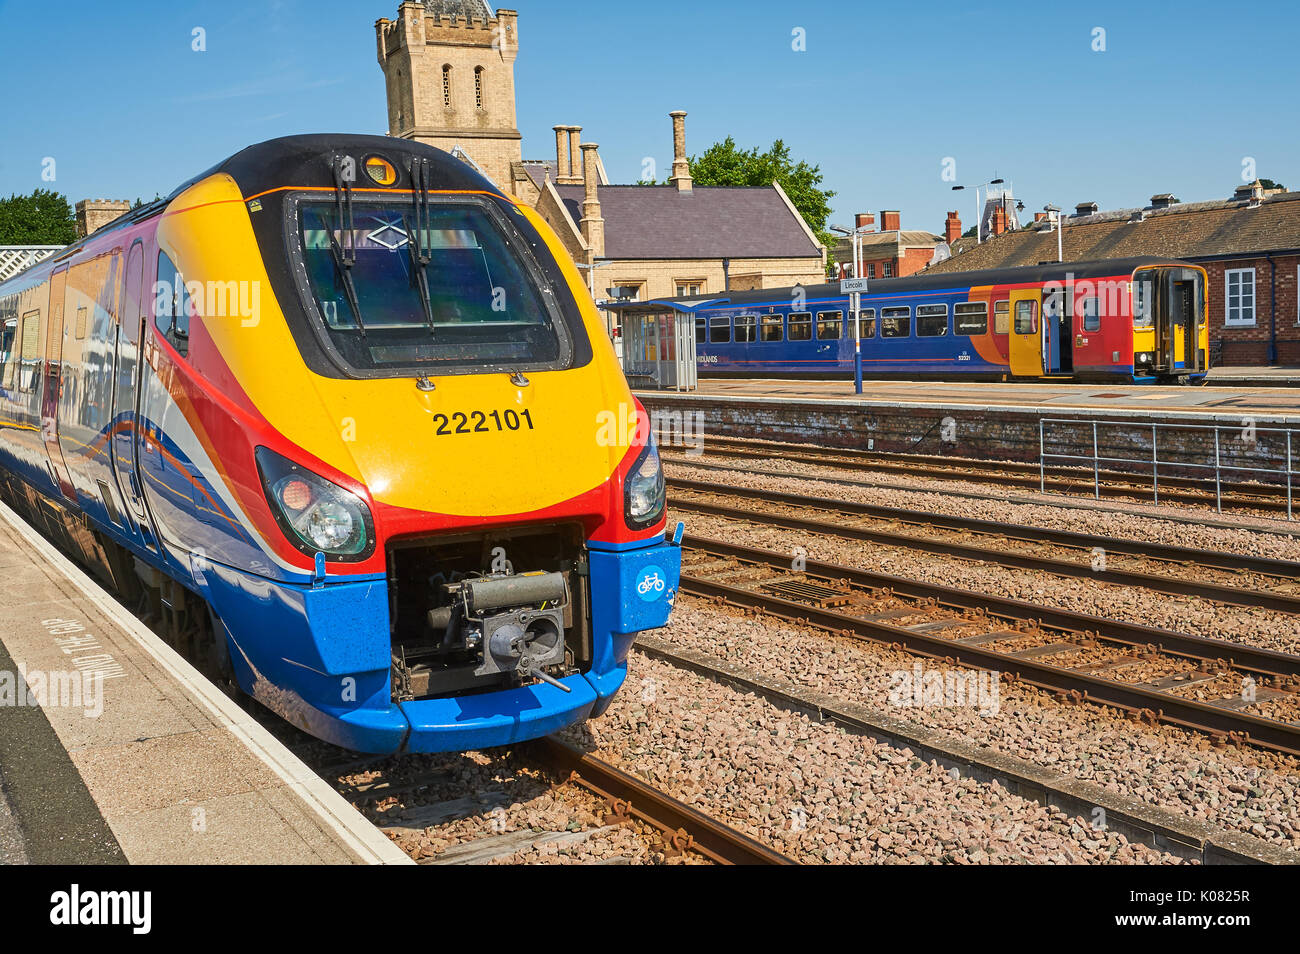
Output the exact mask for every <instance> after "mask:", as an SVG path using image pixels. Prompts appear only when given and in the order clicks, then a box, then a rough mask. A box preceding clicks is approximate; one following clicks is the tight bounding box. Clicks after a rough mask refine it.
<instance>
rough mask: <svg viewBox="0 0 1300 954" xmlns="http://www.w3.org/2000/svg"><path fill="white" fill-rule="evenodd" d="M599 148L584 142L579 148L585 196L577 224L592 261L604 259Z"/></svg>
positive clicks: (591, 143)
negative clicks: (585, 188) (598, 164)
mask: <svg viewBox="0 0 1300 954" xmlns="http://www.w3.org/2000/svg"><path fill="white" fill-rule="evenodd" d="M599 148H600V147H599V146H598V145H596V144H595V143H594V142H584V143H583V144H582V146H581V149H582V169H583V181H584V182H585V183H586V186H587V196H586V198H585V199H584V200H583V203H582V221H581V222H580V223H579V224H580V225H581V226H582V239H583V241H584V242H586V243H587V251H588V254H589V255H590V257H591V258H592V259H593V261H594V260H595V259H598V258H604V257H605V220H604V219H603V218H601V215H600V194H599V191H598V190H599V188H600V171H599V169H598V167H597V158H596V150H597V149H599ZM592 263H593V262H588V263H587V264H589V265H590V264H592Z"/></svg>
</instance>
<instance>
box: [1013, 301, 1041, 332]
mask: <svg viewBox="0 0 1300 954" xmlns="http://www.w3.org/2000/svg"><path fill="white" fill-rule="evenodd" d="M1037 330H1038V302H1036V301H1018V302H1016V334H1018V335H1032V334H1033V333H1034V332H1036V331H1037Z"/></svg>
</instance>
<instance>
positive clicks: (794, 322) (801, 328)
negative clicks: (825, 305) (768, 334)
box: [786, 311, 812, 341]
mask: <svg viewBox="0 0 1300 954" xmlns="http://www.w3.org/2000/svg"><path fill="white" fill-rule="evenodd" d="M786 335H787V337H788V339H789V340H790V341H812V312H811V311H792V312H790V330H789V331H788V332H787V333H786Z"/></svg>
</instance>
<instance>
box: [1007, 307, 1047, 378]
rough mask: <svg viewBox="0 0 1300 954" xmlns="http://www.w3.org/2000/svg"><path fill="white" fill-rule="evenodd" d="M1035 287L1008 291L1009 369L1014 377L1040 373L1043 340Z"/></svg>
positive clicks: (1030, 376)
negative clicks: (1009, 295)
mask: <svg viewBox="0 0 1300 954" xmlns="http://www.w3.org/2000/svg"><path fill="white" fill-rule="evenodd" d="M1038 307H1039V301H1038V289H1037V288H1017V289H1014V290H1013V291H1012V292H1011V333H1010V334H1009V335H1008V336H1007V337H1008V339H1009V342H1010V351H1011V373H1012V374H1013V375H1015V376H1016V377H1025V378H1041V377H1042V376H1043V341H1042V334H1041V327H1040V326H1041V322H1040V321H1039V314H1038Z"/></svg>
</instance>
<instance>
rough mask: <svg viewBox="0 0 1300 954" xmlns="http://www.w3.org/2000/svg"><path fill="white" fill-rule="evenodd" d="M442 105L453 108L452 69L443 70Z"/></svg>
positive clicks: (445, 67)
mask: <svg viewBox="0 0 1300 954" xmlns="http://www.w3.org/2000/svg"><path fill="white" fill-rule="evenodd" d="M442 105H443V106H446V107H447V108H448V109H450V108H451V67H450V66H444V67H443V68H442Z"/></svg>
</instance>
